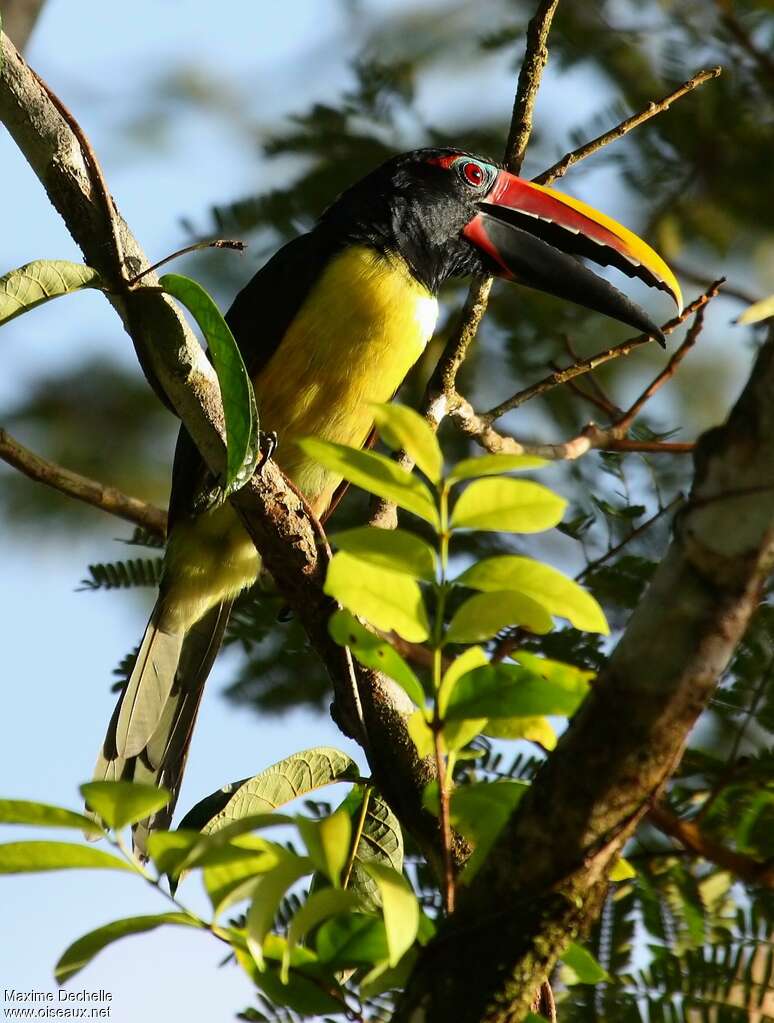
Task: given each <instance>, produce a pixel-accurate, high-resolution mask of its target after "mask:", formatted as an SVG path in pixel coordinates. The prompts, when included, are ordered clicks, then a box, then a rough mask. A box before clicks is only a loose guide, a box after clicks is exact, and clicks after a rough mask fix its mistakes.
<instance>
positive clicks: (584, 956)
mask: <svg viewBox="0 0 774 1023" xmlns="http://www.w3.org/2000/svg"><path fill="white" fill-rule="evenodd" d="M561 960H562V964H563V966H564V969H563V970H562V980H563V981H564V983H565V984H570V985H572V984H599V983H601V982H602V981H603V980H610V976H609V975H608V973H607V971H606V970H604V969H603V968H602V967H601V966H600V964H599V963H598V962H597V960H596V959H595V958H594V956H593V955H592V954H591V952H589V950H588V949H586V948H584V947H583V946H582V945H579V944H578V943H577V942H575V941H573V942H571V943H570V944H569V945H568V946H567V948H566V949H565V950H564V952H562V955H561Z"/></svg>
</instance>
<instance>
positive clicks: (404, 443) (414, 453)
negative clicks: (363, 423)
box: [373, 404, 443, 483]
mask: <svg viewBox="0 0 774 1023" xmlns="http://www.w3.org/2000/svg"><path fill="white" fill-rule="evenodd" d="M373 408H374V420H375V422H376V425H377V427H378V428H379V434H380V436H381V438H382V440H383V441H384V443H385V444H386V445H387V446H388V447H390V448H392V450H393V451H400V450H401V448H402V449H403V450H404V451H405V452H406V454H407V455H409V457H410V458H412V459H413V460H414V461H415V462H416V464H417V465H418V466H419V468H420V469H421V470H422V472H423V473H424V474H425V476H427V478H428V479H430V480H432V481H433V483H437V482H438V481H439V480H440V478H441V473H442V472H443V455H442V454H441V449H440V447H439V446H438V440H437V438H436V436H435V433H434V432H433V431H432V430H431V429H430V426H429V425H428V422H427V420H426V419H425V418H424V417H423V416H420V414H419V413H418V412H415V411H414V409H412V408H408V407H407V406H406V405H398V404H394V405H393V404H389V405H374V406H373Z"/></svg>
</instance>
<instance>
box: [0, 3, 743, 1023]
mask: <svg viewBox="0 0 774 1023" xmlns="http://www.w3.org/2000/svg"><path fill="white" fill-rule="evenodd" d="M391 2H394V0H391ZM365 6H366V7H376V8H378V7H379V4H378V3H376V2H374V3H372V4H366V5H365ZM341 9H342V8H341V5H340V4H339V3H336V2H334V0H295V2H294V3H293V4H287V5H281V4H274V3H262V4H257V3H249V2H247V0H243V2H241V3H232V4H229V5H222V6H221V8H220V9H219V11H218V16H216V17H214V16H213V8H212V5H211V4H205V3H204V2H200V0H178V2H173V0H135V2H133V3H132V4H107V3H104V2H102V3H98V2H95V0H80V2H79V3H78V4H73V3H67V2H66V0H48V3H47V5H46V8H45V13H44V16H43V18H42V19H41V22H40V23H39V25H38V27H37V29H36V32H35V35H34V37H33V40H32V42H31V45H30V46H29V48H28V54H27V56H28V59H29V60H30V62H31V63H32V64H33V65H34V66H35V67H36V69H37V70H38V71H39V72H40V73H41V74H42V75H43V77H44V78H45V79H46V80H47V81H48V82H49V83H50V84H51V86H52V87H53V88H54V90H55V91H56V92H57V93H59V95H60V96H61V97H62V99H63V100H64V101H65V102H66V103H67V104H68V106H70V107H71V109H72V110H73V111H74V112H75V113H76V115H77V116H78V117H79V119H80V120H81V123H82V125H83V127H84V128H85V130H86V131H87V133H88V134H89V135H90V137H91V140H92V143H93V145H94V147H95V150H96V151H97V153H98V154H99V155H100V157H101V159H102V162H103V165H104V169H105V173H106V176H107V179H108V181H109V183H110V187H111V190H112V192H113V194H114V195H115V196H116V199H117V201H118V203H119V206H120V208H121V210H122V213H123V214H124V216H125V217H126V218H127V220H128V222H129V224H130V225H131V227H132V229H133V231H134V232H135V234H136V235H137V236H138V237H139V238H140V239H141V241H142V243H143V245H144V246H145V249H146V252H147V253H148V254H149V256H150V257H151V258H159V257H160V256H162V255H164V254H165V253H167V252H169V251H171V250H173V249H175V248H177V247H178V246H179V245H180V244H181V241H184V240H185V239H182V238H181V231H180V228H179V226H178V218H179V217H180V216H181V215H185V216H188V217H189V218H191V219H193V220H194V222H197V221H198V222H203V221H204V219H205V217H206V215H207V211H208V209H209V206H210V204H211V202H212V201H214V200H216V199H219V198H225V197H229V196H236V195H239V194H242V193H246V192H248V191H250V190H256V189H257V188H260V187H262V186H263V185H269V184H270V183H271V180H272V175H275V174H278V173H281V172H282V165H281V164H279V165H273V166H272V167H266V169H265V175H266V176H265V178H264V179H263V180H262V181H256V180H255V171H254V168H255V161H254V160H253V159H251V160H249V161H240V144H243V143H240V139H239V137H238V136H237V134H236V133H235V132H234V131H233V130H232V129H231V128H229V127H228V125H225V126H224V125H222V124H218V123H217V122H216V121H215V120H214V119H213V118H211V117H209V116H208V115H207V114H206V113H204V112H198V113H192V112H191V111H186V112H185V113H183V114H182V115H181V118H180V121H179V123H178V124H177V125H176V127H175V131H174V133H173V137H172V138H171V139H170V140H169V141H168V143H167V144H166V145H165V146H164V147H163V148H162V149H161V150H160V151H159V152H158V153H155V152H153V151H143V152H142V153H141V154H140V155H138V153H137V151H136V150H135V149H133V148H132V147H131V146H129V145H128V144H127V142H126V139H125V137H124V134H123V133H124V131H125V128H126V124H127V123H128V120H129V118H130V117H131V114H132V112H133V110H134V109H135V107H136V106H138V105H139V106H142V103H143V100H144V99H145V98H146V97H147V92H148V90H149V89H152V88H154V87H155V83H156V81H157V74H158V72H159V71H160V69H162V68H163V67H164V66H165V64H166V63H167V62H169V61H179V60H180V59H182V58H184V57H187V58H188V59H193V58H194V57H195V58H196V59H197V60H198V61H200V62H201V64H202V65H203V66H204V67H207V68H210V69H212V70H213V71H216V72H221V71H222V69H223V68H224V67H226V68H227V69H228V74H229V75H231V76H234V77H237V78H239V79H240V80H247V81H249V82H251V83H253V88H254V89H255V95H256V106H255V109H256V111H257V112H258V114H259V115H260V114H261V111H262V110H263V111H264V112H265V116H266V119H267V120H269V118H271V120H272V121H275V120H276V118H277V117H278V115H281V114H282V113H283V112H287V111H289V110H291V109H294V108H295V109H298V108H301V107H302V106H303V104H304V103H305V102H307V101H308V100H309V99H310V98H312V97H314V98H317V99H324V98H326V97H329V98H330V97H332V96H334V95H336V94H337V93H338V92H339V91H340V90H341V88H342V87H344V86H345V85H346V84H347V82H348V81H349V72H348V68H347V62H348V60H349V59H350V58H351V57H352V56H353V55H354V53H355V51H356V44H357V40H356V39H351V40H349V41H348V42H347V43H346V44H342V42H341V39H340V36H339V35H338V31H339V30H340V29H341V27H342V24H343V22H342V15H341ZM334 42H335V45H334ZM328 43H330V46H328V45H327V44H328ZM563 81H564V88H565V89H567V88H568V87H571V88H572V94H573V100H574V102H573V104H572V105H568V104H566V102H565V99H566V92H565V93H564V94H563V93H562V91H561V90H558V89H557V88H556V87H555V83H554V84H552V82H553V79H552V77H551V75H549V76H548V78H547V88H546V89H545V90H544V92H543V93H542V94H541V100H540V105H539V110H538V112H539V114H541V112H542V113H543V114H545V115H548V116H550V118H551V121H552V124H554V125H555V126H556V127H557V131H562V130H564V129H566V128H568V127H569V126H570V124H572V123H574V122H575V121H576V120H578V119H583V118H585V117H587V116H588V115H589V114H591V113H592V112H593V110H594V109H596V107H597V105H598V104H599V98H598V96H596V97H595V96H593V95H592V90H591V89H589V88H588V86H589V84H590V82H589V81H588V80H587V79H586V78H584V76H583V75H582V74H580V73H576V74H575V78H574V80H573V82H572V83H568V81H567V79H564V80H563ZM482 83H483V85H484V86H485V87H482V88H480V89H476V90H474V91H471V90H470V89H469V88H468V87H467V86H466V83H465V76H464V75H461V76H459V80H455V81H454V82H452V83H451V84H450V83H449V81H448V79H447V80H446V84H445V85H444V88H443V90H442V91H441V93H440V97H441V98H440V100H439V101H438V102H439V103H440V104H441V106H443V105H444V104H448V105H451V106H455V107H460V106H464V105H465V104H470V103H479V104H481V103H484V102H485V103H486V106H487V111H490V110H493V109H494V110H500V111H502V112H503V113H504V114H505V113H507V112H508V111H509V110H510V106H511V103H512V88H513V72H512V69H511V68H510V67H509V60H508V59H507V58H506V57H498V58H495V59H493V60H492V61H491V62H490V63H489V64H487V66H486V68H485V70H484V71H483V72H482ZM438 84H439V83H438V82H436V85H438ZM427 87H428V88H431V87H432V79H431V80H430V84H429V85H428V86H427ZM418 141H421V140H418ZM0 168H2V180H3V192H4V195H5V196H6V197H7V196H12V199H13V201H12V202H8V201H7V199H6V202H4V207H3V218H2V223H3V230H2V234H1V235H0V272H5V270H6V269H9V268H11V267H13V266H18V265H20V264H22V263H25V262H27V261H29V260H31V259H35V258H41V257H51V258H71V259H76V260H78V259H80V254H79V252H78V251H77V249H76V248H75V246H74V245H73V243H72V241H71V239H70V238H69V236H68V235H67V232H66V230H65V228H64V227H63V226H62V224H61V222H60V221H59V219H58V217H57V215H56V214H55V213H54V212H53V210H52V209H51V207H50V206H49V204H48V201H47V199H46V197H45V194H44V192H43V190H42V188H41V187H40V185H39V184H38V182H37V180H36V179H35V178H34V176H33V175H32V174H31V172H30V171H29V170H28V169H27V167H26V165H25V163H24V161H23V159H22V157H21V156H20V155H19V154H18V152H17V151H16V149H15V147H14V145H13V144H12V142H11V141H10V140H9V139H8V138H7V136H5V135H4V134H0ZM248 168H249V171H248ZM528 169H529V168H528ZM535 169H537V168H535ZM576 191H577V189H576ZM603 191H604V193H605V198H604V200H602V199H601V196H600V195H598V196H597V201H599V202H602V201H603V202H604V205H605V209H606V210H607V211H608V212H610V213H612V214H613V215H617V216H622V217H623V216H624V214H625V207H626V200H625V196H624V194H623V192H622V191H621V190H620V189H618V188H617V187H615V182H614V180H613V177H612V173H611V171H610V170H609V169H601V170H599V171H598V172H595V173H594V174H591V175H588V176H587V177H584V178H583V183H582V188H581V189H580V190H579V194H583V195H584V197H586V198H588V197H590V195H594V193H595V192H596V193H601V192H603ZM64 302H66V303H68V307H67V308H66V309H65V306H64V304H63V303H64ZM63 303H62V304H57V303H54V304H52V305H51V306H48V307H44V308H41V309H39V310H37V311H35V312H34V313H33V314H31V315H30V316H28V317H24V318H22V319H20V320H18V321H16V322H15V323H13V324H11V325H9V326H8V327H7V328H5V329H4V330H3V338H2V342H3V360H4V363H3V365H4V372H3V374H2V375H0V416H1V414H2V409H3V407H5V406H6V405H8V404H10V403H11V402H12V401H13V402H15V401H16V400H18V397H19V395H20V394H21V393H22V392H23V390H24V388H25V387H26V386H27V385H28V384H29V383H30V382H31V381H33V380H34V379H36V377H37V376H38V375H40V374H41V372H42V371H43V368H44V367H45V368H46V370H47V371H51V370H52V369H53V368H55V367H57V366H65V365H67V364H69V363H70V362H71V361H73V360H75V359H80V358H81V357H82V356H83V354H84V353H85V352H87V351H90V350H91V351H94V350H96V351H100V352H106V353H107V352H109V353H110V354H113V355H115V356H116V357H117V358H121V359H124V360H126V361H127V363H128V364H133V363H134V355H133V351H132V349H131V345H130V343H129V340H128V338H127V337H126V335H124V333H123V331H122V330H121V328H120V325H119V323H118V321H117V319H116V317H115V315H114V314H113V313H112V311H111V310H110V308H109V306H108V304H107V303H106V302H105V301H104V300H103V299H102V298H101V297H100V296H98V295H97V294H89V293H84V294H82V295H77V296H73V297H70V298H67V299H66V300H63ZM728 312H729V310H728V309H726V314H725V316H724V318H725V320H727V319H728ZM138 372H139V371H138ZM738 379H739V371H737V372H735V374H734V375H732V376H731V377H730V378H729V381H728V387H729V389H732V388H734V387H735V386H736V381H738ZM31 485H32V484H31ZM94 515H95V516H97V515H98V513H96V512H94ZM95 521H96V519H95ZM104 535H105V534H101V536H102V537H104ZM112 535H115V536H122V535H126V530H125V529H124V527H122V526H121V525H120V524H118V523H116V528H115V532H114V533H113V534H112ZM61 540H62V538H61V537H58V536H56V535H50V536H35V537H34V538H33V537H32V536H29V535H28V536H23V535H21V534H19V533H16V532H14V533H9V532H5V533H3V532H0V566H2V567H1V568H0V621H2V623H3V631H4V637H3V643H2V651H3V653H2V662H1V664H0V675H1V676H2V689H1V690H0V794H2V795H4V796H12V797H17V798H29V799H40V800H44V801H49V802H53V803H59V804H63V805H70V806H77V800H78V797H77V786H78V784H79V783H80V782H82V781H84V780H86V779H87V778H88V777H89V775H90V773H91V770H92V767H93V763H94V759H95V757H96V752H97V748H98V745H99V742H100V739H101V736H102V734H103V732H104V728H105V725H106V722H107V720H108V718H109V715H110V712H111V709H112V705H113V697H112V695H111V694H110V693H109V688H108V681H109V678H110V672H111V670H112V668H113V667H114V665H115V664H116V662H117V660H118V659H119V658H120V656H121V655H122V654H123V653H125V652H126V650H127V649H128V647H129V646H131V645H132V643H133V642H135V641H136V639H138V638H139V636H140V634H141V631H142V628H143V627H144V624H145V620H146V617H147V611H148V609H149V606H150V603H151V602H152V599H153V598H152V595H151V594H150V593H148V594H147V601H146V603H145V604H143V602H142V601H141V600H139V599H137V597H136V596H135V595H128V596H127V595H126V594H122V593H120V592H118V593H113V594H107V595H103V594H100V595H94V594H90V593H79V592H75V588H76V587H77V584H78V581H79V580H80V579H81V578H82V577H83V575H84V569H85V566H86V565H87V564H88V563H89V562H91V561H97V560H109V559H111V558H114V557H116V556H117V554H116V548H115V544H112V543H111V541H110V540H109V539H98V540H96V541H95V540H94V539H93V538H88V537H84V536H82V535H81V536H80V537H78V538H72V537H68V542H67V543H66V544H63V543H62V542H61ZM228 674H229V666H228V655H225V656H224V657H223V658H221V660H220V661H219V662H218V664H217V666H216V668H215V671H214V672H213V675H212V678H211V680H210V683H209V685H208V691H207V696H206V698H205V704H204V708H203V713H202V714H201V716H200V719H199V723H198V725H197V730H196V735H195V738H194V742H193V748H192V753H191V757H190V760H189V767H188V771H187V775H186V782H185V785H184V789H183V795H182V798H181V806H182V807H186V806H190V805H191V803H192V802H194V801H195V800H196V799H198V798H200V797H201V796H202V795H204V794H205V793H206V792H208V791H210V790H212V789H213V788H215V787H217V785H218V784H220V783H222V782H225V781H228V780H231V779H234V778H239V777H243V776H245V775H249V774H252V773H255V772H256V771H257V770H259V769H261V768H262V767H264V766H266V765H268V764H270V763H272V762H273V761H275V760H277V759H279V758H281V757H282V756H284V755H287V754H288V753H290V752H292V751H293V750H297V749H303V748H305V747H308V746H313V745H321V744H329V745H337V746H340V747H341V748H343V749H345V750H347V751H349V752H350V753H352V754H353V755H356V751H355V750H354V748H353V746H352V744H351V743H349V742H347V740H345V739H343V738H342V737H341V736H340V734H339V733H338V731H337V729H336V728H335V726H334V725H333V724H332V723H331V722H330V721H329V720H327V718H320V717H317V716H312V715H309V714H306V713H295V714H292V715H288V716H287V717H286V718H283V719H282V721H281V722H278V721H277V720H271V721H268V722H260V721H258V720H257V719H256V718H255V716H253V715H251V714H249V713H247V712H245V711H244V710H242V711H238V710H236V709H234V708H233V707H231V706H230V705H228V704H227V703H226V702H225V701H224V700H222V699H221V698H220V696H219V693H220V690H221V689H222V686H223V684H224V681H225V679H226V678H227V677H228ZM300 684H303V680H300ZM215 758H216V759H217V772H218V774H217V777H213V766H212V765H213V760H214V759H215ZM4 837H6V836H5V835H4ZM7 837H8V838H18V837H22V833H21V832H15V833H13V834H11V833H7ZM56 837H58V838H61V837H62V835H58V836H56ZM195 885H196V882H195V881H193V882H189V883H188V885H184V886H183V888H182V889H181V895H182V896H183V898H184V899H186V900H190V901H191V903H192V904H194V905H195V906H196V905H198V906H200V907H203V906H204V900H203V899H202V898H201V897H200V896H199V893H198V891H197V890H196V888H195ZM187 889H190V890H187ZM0 899H1V900H2V905H3V908H4V913H3V920H2V925H0V926H2V939H3V940H2V948H3V955H2V959H1V960H0V989H2V988H8V987H16V988H22V989H24V988H36V989H50V990H53V981H52V967H53V964H54V962H55V961H56V959H57V957H58V955H59V954H60V953H61V951H62V950H63V949H64V948H65V946H66V945H67V944H68V943H69V942H70V941H71V940H73V939H74V938H75V937H77V936H78V935H79V934H81V933H83V932H85V931H87V930H89V929H91V928H93V927H96V926H99V925H100V924H103V923H105V922H107V921H108V920H110V919H113V918H117V917H121V916H128V915H133V914H136V913H142V912H160V911H162V910H163V909H164V908H165V906H164V904H163V903H162V901H161V899H160V898H158V897H156V896H155V893H153V892H151V891H146V890H145V889H143V887H142V886H141V885H140V884H139V882H137V881H135V880H134V879H133V878H129V877H123V876H120V875H108V874H105V875H100V874H96V873H77V872H75V873H69V874H58V875H48V876H36V877H29V878H24V877H21V878H0ZM221 957H222V948H221V947H220V946H218V945H216V943H215V942H214V941H212V940H208V939H207V938H206V937H205V936H202V935H199V934H195V933H188V932H186V931H182V930H181V931H175V932H174V933H167V932H164V931H160V932H156V933H155V934H152V935H148V936H142V937H138V938H132V939H127V940H126V941H123V942H121V943H119V944H117V945H115V946H113V947H112V948H111V949H109V950H107V951H106V952H105V953H104V954H103V955H102V956H101V957H100V958H99V959H98V960H97V961H96V962H95V963H94V964H92V965H91V966H90V967H89V968H88V969H87V970H86V971H85V972H84V973H83V974H82V975H81V976H80V977H79V978H77V979H76V980H75V981H74V982H73V983H72V984H71V987H74V988H80V987H86V988H89V989H98V988H105V989H107V990H109V991H110V992H112V994H113V1003H112V1005H113V1007H114V1008H113V1013H112V1016H111V1018H112V1019H113V1020H115V1021H117V1023H124V1021H129V1020H136V1019H138V1018H145V1019H151V1020H155V1019H164V1018H168V1017H170V1016H171V1015H172V1014H173V1013H174V1015H175V1016H177V1017H180V1018H183V1017H186V1018H189V1019H193V1020H198V1019H213V1020H214V1019H228V1018H232V1016H233V1012H235V1011H237V1010H239V1009H240V1008H242V1007H244V1006H245V1005H247V1004H248V1003H249V1002H250V995H251V992H250V986H249V984H248V983H247V981H246V980H244V979H243V978H242V976H241V974H240V973H239V972H238V971H236V970H234V969H231V968H224V969H222V970H218V969H216V964H217V963H218V961H219V960H220V958H221ZM151 1006H155V1008H153V1009H151V1008H150V1007H151ZM141 1014H142V1015H141Z"/></svg>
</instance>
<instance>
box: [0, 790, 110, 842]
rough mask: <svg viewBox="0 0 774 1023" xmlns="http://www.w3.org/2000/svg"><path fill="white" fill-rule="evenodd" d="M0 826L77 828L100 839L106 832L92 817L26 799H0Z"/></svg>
mask: <svg viewBox="0 0 774 1023" xmlns="http://www.w3.org/2000/svg"><path fill="white" fill-rule="evenodd" d="M0 824H29V825H31V826H32V827H39V828H77V829H78V831H84V832H86V833H87V834H88V835H93V836H94V837H97V838H98V837H100V836H101V835H103V834H104V831H103V830H102V828H101V827H100V826H99V824H97V823H96V821H93V820H92V819H91V818H90V817H87V816H86V815H85V814H82V813H76V812H75V811H74V810H65V809H64V808H63V807H61V806H50V805H49V804H48V803H33V802H30V801H29V800H26V799H0Z"/></svg>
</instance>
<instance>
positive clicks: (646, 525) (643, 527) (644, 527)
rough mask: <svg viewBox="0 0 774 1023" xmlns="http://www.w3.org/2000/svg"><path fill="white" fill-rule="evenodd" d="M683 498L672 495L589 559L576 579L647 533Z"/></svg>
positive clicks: (584, 575)
mask: <svg viewBox="0 0 774 1023" xmlns="http://www.w3.org/2000/svg"><path fill="white" fill-rule="evenodd" d="M684 500H685V497H684V496H683V495H682V494H678V495H677V497H674V498H673V499H672V500H671V501H670V502H669V504H665V505H664V506H663V507H662V508H659V510H658V511H657V512H656V513H655V514H654V515H651V517H650V518H649V519H647V520H646V521H645V522H642V523H640V525H639V526H637V528H636V529H633V530H632V531H631V533H629V535H628V536H625V537H624V538H623V540H621V542H620V543H617V544H616V545H615V546H614V547H611V548H610V549H609V550H607V551H605V553H604V554H602V555H601V556H600V557H598V558H595V559H594V561H590V562H589V563H588V565H586V567H585V568H584V569H581V571H580V572H578V574H577V575H576V576H575V578H576V580H577V581H578V582H580V581H581V580H582V579H585V578H586V576H587V575H588V574H589V572H593V571H594V570H595V569H597V568H599V566H600V565H604V563H605V562H606V561H609V560H610V559H611V558H614V557H615V556H616V554H620V553H621V551H622V550H623V549H624V547H626V546H628V545H629V544H630V543H631V542H632V540H636V539H637V537H639V536H642V535H643V533H647V531H648V530H649V529H650V527H651V526H652V525H653V524H654V523H655V522H658V520H659V519H660V518H661V517H662V516H664V515H668V514H669V512H671V511H674V509H675V508H677V507H679V505H681V504H682V503H683V501H684Z"/></svg>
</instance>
